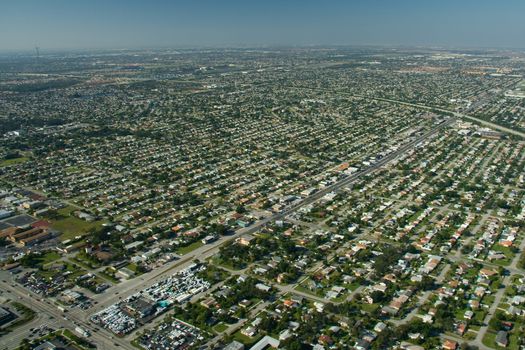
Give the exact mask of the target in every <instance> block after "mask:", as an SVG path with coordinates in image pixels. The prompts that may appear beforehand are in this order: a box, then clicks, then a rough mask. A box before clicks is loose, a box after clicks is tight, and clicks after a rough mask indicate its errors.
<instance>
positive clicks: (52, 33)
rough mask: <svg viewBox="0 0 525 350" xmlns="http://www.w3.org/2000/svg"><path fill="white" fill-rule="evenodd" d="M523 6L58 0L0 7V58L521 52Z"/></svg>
mask: <svg viewBox="0 0 525 350" xmlns="http://www.w3.org/2000/svg"><path fill="white" fill-rule="evenodd" d="M523 13H525V2H523V1H517V0H511V1H505V2H496V1H489V0H481V1H480V0H478V1H473V0H465V1H461V2H460V3H458V2H453V1H451V0H444V1H440V2H432V3H430V2H426V1H423V2H422V1H414V0H404V1H396V2H393V1H384V0H373V1H366V2H365V1H323V2H322V3H321V2H316V1H308V0H305V1H297V0H290V1H286V2H279V1H276V0H268V1H264V2H253V1H251V2H248V1H239V0H235V1H221V2H218V1H210V0H203V1H199V2H198V3H197V2H196V1H194V2H190V1H166V0H154V1H137V0H130V1H124V0H112V1H101V0H93V1H82V2H80V1H76V2H71V1H64V0H49V1H45V2H43V1H37V0H19V1H4V2H2V3H1V4H0V31H1V32H2V33H3V35H2V36H0V51H20V50H33V49H34V47H35V46H39V47H40V48H41V49H42V50H68V49H101V50H104V49H140V48H145V49H147V48H168V47H180V48H183V47H192V48H198V47H264V46H267V47H276V46H303V47H304V46H331V45H337V46H407V47H441V48H515V49H522V48H524V47H525V42H524V40H523V34H525V21H523V18H522V17H523Z"/></svg>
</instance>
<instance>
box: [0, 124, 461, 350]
mask: <svg viewBox="0 0 525 350" xmlns="http://www.w3.org/2000/svg"><path fill="white" fill-rule="evenodd" d="M454 122H455V118H451V117H450V118H448V119H446V120H445V121H443V122H441V123H440V124H438V125H436V126H435V127H434V128H432V129H431V130H429V131H428V132H426V133H424V134H422V135H420V136H418V137H416V138H415V139H413V140H411V141H409V142H407V143H405V144H403V145H402V146H400V147H399V148H398V149H397V150H396V151H394V152H392V153H390V154H388V155H386V156H385V157H383V158H381V159H380V160H378V161H377V162H376V163H374V164H372V165H370V166H368V167H366V168H363V169H362V170H359V171H357V172H356V173H354V174H352V175H350V176H347V177H345V178H343V179H341V180H339V181H337V182H335V183H334V184H332V185H330V186H327V187H325V188H323V189H321V190H319V191H318V192H316V193H314V194H312V195H311V196H308V197H306V198H305V199H303V200H301V201H299V202H298V203H296V204H293V205H291V206H290V207H288V208H286V209H285V210H283V211H282V212H279V213H275V214H273V215H271V216H269V217H267V218H264V219H262V220H259V221H257V222H255V223H254V224H253V225H251V226H249V227H246V228H242V229H239V230H237V231H236V232H235V233H234V234H232V235H230V236H224V237H221V238H220V239H218V240H217V241H215V242H213V243H211V244H208V245H204V246H202V247H199V248H197V249H195V250H194V251H192V252H190V253H188V254H186V255H184V256H183V257H182V259H180V260H175V261H172V262H170V263H168V264H166V265H165V266H163V267H161V268H159V269H156V270H153V271H150V272H148V273H146V274H143V275H141V276H139V277H136V278H134V279H132V280H128V281H124V282H122V283H120V284H118V285H115V286H113V287H111V288H109V289H108V290H106V292H105V293H103V294H101V295H96V296H94V300H95V301H96V302H97V304H96V305H95V307H93V308H91V309H90V310H81V309H73V310H71V311H70V312H68V313H65V314H63V313H62V312H61V311H60V310H58V309H57V307H56V306H54V305H52V304H50V302H49V301H47V300H42V297H41V296H39V295H36V294H34V293H32V292H29V291H28V290H27V289H25V288H23V287H21V286H19V285H17V286H16V287H12V286H11V285H10V284H9V283H4V282H2V284H1V285H2V288H3V289H4V290H9V291H10V292H11V293H13V294H14V295H16V296H17V297H19V298H21V299H23V301H24V302H25V303H26V305H28V306H29V307H31V308H33V309H34V310H36V311H37V312H39V313H43V314H46V315H48V316H53V317H54V320H53V324H52V325H53V326H54V327H55V328H56V327H62V328H68V329H70V330H74V328H75V327H76V325H80V326H82V327H83V328H85V329H88V330H89V331H90V332H91V334H92V335H91V337H90V338H89V340H90V341H91V342H93V343H95V344H96V345H97V348H99V349H114V348H115V347H116V345H115V344H118V346H119V347H121V348H123V349H134V348H133V347H132V346H131V345H130V344H129V343H128V342H127V341H125V340H124V339H121V338H118V337H116V336H115V335H113V334H112V333H110V332H109V331H107V330H105V329H102V328H100V327H98V326H97V327H96V328H99V330H98V331H94V328H95V327H94V325H93V324H92V323H91V322H90V321H89V317H90V316H91V315H92V314H93V313H95V312H98V311H100V310H101V309H103V308H106V307H107V306H109V305H111V304H113V303H115V302H118V300H120V299H121V298H122V299H124V298H126V297H127V296H129V295H132V294H134V293H136V292H138V291H139V290H142V289H144V288H146V287H148V286H151V285H152V284H154V283H156V282H158V281H159V280H161V279H164V278H166V276H168V275H171V274H173V273H175V272H177V271H179V270H182V269H183V268H185V267H187V266H189V265H190V264H192V263H193V261H194V260H196V259H197V260H199V261H205V260H206V259H208V258H210V257H212V256H213V255H215V254H216V253H217V252H218V251H219V249H220V247H221V246H223V245H224V244H226V243H228V242H231V241H232V240H234V239H236V238H237V237H239V236H241V235H244V234H252V233H255V232H257V231H259V230H260V229H261V228H263V227H264V226H265V225H267V224H268V223H271V222H273V221H276V220H279V219H283V218H285V217H286V216H287V215H289V214H291V213H293V212H296V211H297V210H299V209H301V208H303V207H305V206H307V205H309V204H312V203H314V202H316V201H318V200H319V199H321V198H322V197H323V196H325V195H326V194H328V193H330V192H335V191H338V190H340V189H341V188H343V187H345V186H348V185H350V184H351V183H353V182H355V181H357V180H358V179H359V178H361V177H363V176H365V175H368V174H370V173H372V172H374V171H375V170H377V169H379V168H380V167H382V166H384V165H386V164H387V163H389V162H391V161H392V160H394V159H396V158H397V157H398V156H400V155H401V154H403V153H405V152H407V151H409V150H411V149H413V148H414V147H416V146H417V145H418V144H421V143H422V142H424V141H425V140H426V139H428V138H429V137H431V136H433V135H434V134H436V133H437V132H438V131H440V130H442V129H444V128H445V127H447V126H449V125H451V124H452V123H454ZM2 274H5V275H3V276H6V275H7V273H5V272H2ZM9 279H11V277H10V276H9ZM65 317H67V319H65ZM17 335H18V336H19V337H20V339H19V341H21V340H22V339H23V335H24V334H23V332H21V333H19V334H17Z"/></svg>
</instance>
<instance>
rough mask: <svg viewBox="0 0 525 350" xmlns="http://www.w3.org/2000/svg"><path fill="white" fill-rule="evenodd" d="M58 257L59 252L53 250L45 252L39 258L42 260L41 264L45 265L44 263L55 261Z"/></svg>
mask: <svg viewBox="0 0 525 350" xmlns="http://www.w3.org/2000/svg"><path fill="white" fill-rule="evenodd" d="M60 258H61V256H60V254H59V253H57V252H55V251H51V252H47V253H45V254H44V255H42V257H41V260H42V264H44V265H45V264H49V263H52V262H53V261H57V260H58V259H60Z"/></svg>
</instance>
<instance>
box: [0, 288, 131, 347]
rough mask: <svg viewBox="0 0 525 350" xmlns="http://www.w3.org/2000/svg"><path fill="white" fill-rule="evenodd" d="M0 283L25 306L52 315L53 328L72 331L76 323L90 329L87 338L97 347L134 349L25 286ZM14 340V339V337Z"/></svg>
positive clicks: (42, 313)
mask: <svg viewBox="0 0 525 350" xmlns="http://www.w3.org/2000/svg"><path fill="white" fill-rule="evenodd" d="M0 285H1V287H2V289H3V290H5V291H9V293H11V294H13V295H14V296H16V297H17V299H18V300H17V301H18V302H21V303H24V304H25V305H26V306H27V307H29V308H31V309H33V310H34V311H36V312H37V313H38V314H41V315H47V316H53V317H54V319H53V320H52V322H51V321H50V322H51V325H52V327H53V328H64V329H66V328H67V329H70V330H72V331H74V329H75V327H76V325H75V323H76V324H78V325H80V326H82V327H83V328H85V329H88V330H90V331H91V333H92V335H91V337H90V338H89V340H90V341H91V342H93V343H95V344H96V345H97V348H98V349H104V350H105V349H108V350H109V349H115V347H116V346H115V345H114V344H118V346H120V347H121V348H123V349H129V350H132V349H134V348H133V347H132V346H131V345H130V344H129V343H127V342H125V341H123V340H121V339H119V338H117V337H115V336H113V335H111V334H110V333H109V332H107V331H106V330H104V329H101V330H100V331H98V332H93V326H92V325H91V324H88V323H86V322H85V321H84V320H82V319H81V318H79V317H76V316H75V315H73V314H71V313H66V314H62V312H60V311H59V310H58V309H57V307H56V306H55V305H52V304H50V303H49V301H47V300H44V299H42V297H41V296H39V295H37V294H34V293H32V292H30V291H28V290H27V289H25V288H24V289H22V287H19V286H15V287H12V286H11V285H10V284H9V283H4V282H0ZM66 317H67V319H66ZM19 336H20V337H22V338H21V339H19V341H21V340H22V339H23V338H24V337H25V336H26V334H24V333H22V334H20V335H19ZM14 341H16V339H15V340H14Z"/></svg>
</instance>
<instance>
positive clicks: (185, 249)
mask: <svg viewBox="0 0 525 350" xmlns="http://www.w3.org/2000/svg"><path fill="white" fill-rule="evenodd" d="M203 245H204V243H202V241H200V240H199V241H197V242H193V243H192V244H190V245H187V246H185V247H181V248H178V249H177V254H180V255H184V254H188V253H189V252H192V251H194V250H195V249H197V248H199V247H202V246H203Z"/></svg>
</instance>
